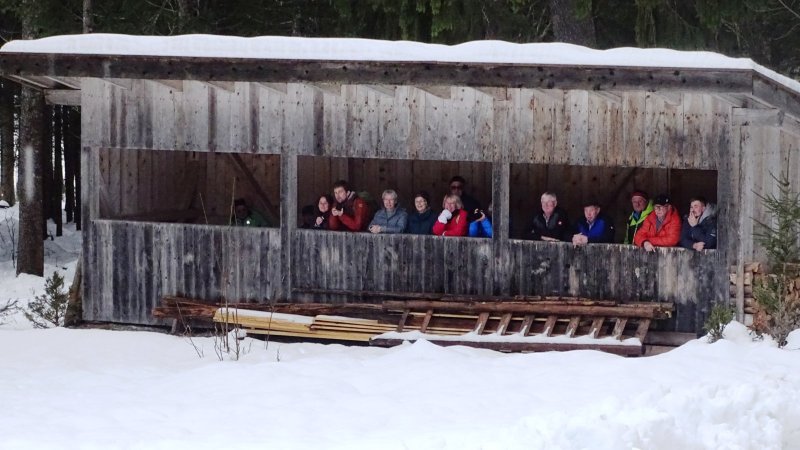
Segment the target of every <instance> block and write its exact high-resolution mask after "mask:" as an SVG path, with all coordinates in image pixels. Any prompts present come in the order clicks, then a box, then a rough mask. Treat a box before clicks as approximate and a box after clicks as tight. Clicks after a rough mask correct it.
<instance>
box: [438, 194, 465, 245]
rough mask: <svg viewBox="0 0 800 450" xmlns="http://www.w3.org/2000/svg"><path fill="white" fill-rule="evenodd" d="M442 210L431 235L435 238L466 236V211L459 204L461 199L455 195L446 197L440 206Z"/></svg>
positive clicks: (462, 205)
mask: <svg viewBox="0 0 800 450" xmlns="http://www.w3.org/2000/svg"><path fill="white" fill-rule="evenodd" d="M442 206H443V207H444V209H443V210H442V212H441V213H440V214H439V217H438V218H437V219H436V223H434V224H433V234H435V235H437V236H466V235H467V227H468V226H469V223H468V220H467V211H465V210H464V204H463V203H461V197H459V196H457V195H453V194H450V195H447V196H445V198H444V203H443V205H442Z"/></svg>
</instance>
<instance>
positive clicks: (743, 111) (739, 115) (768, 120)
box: [731, 108, 783, 127]
mask: <svg viewBox="0 0 800 450" xmlns="http://www.w3.org/2000/svg"><path fill="white" fill-rule="evenodd" d="M731 122H732V125H733V126H739V127H741V126H762V127H780V126H782V125H783V111H781V110H780V109H777V108H771V109H750V108H733V117H732V120H731Z"/></svg>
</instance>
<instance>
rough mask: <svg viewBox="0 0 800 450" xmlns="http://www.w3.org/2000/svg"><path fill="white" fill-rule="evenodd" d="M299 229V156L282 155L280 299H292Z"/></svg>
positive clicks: (290, 152)
mask: <svg viewBox="0 0 800 450" xmlns="http://www.w3.org/2000/svg"><path fill="white" fill-rule="evenodd" d="M296 229H297V155H296V154H295V153H294V151H288V152H285V153H282V154H281V271H282V273H281V289H280V291H281V293H280V294H279V298H280V299H281V300H284V301H289V300H290V299H291V297H292V284H293V283H292V242H293V241H294V232H295V230H296Z"/></svg>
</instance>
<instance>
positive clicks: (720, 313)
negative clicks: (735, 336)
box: [704, 305, 734, 343]
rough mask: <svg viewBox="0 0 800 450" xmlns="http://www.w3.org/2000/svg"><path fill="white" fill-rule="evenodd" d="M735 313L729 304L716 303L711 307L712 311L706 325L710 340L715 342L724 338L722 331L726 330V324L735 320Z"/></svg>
mask: <svg viewBox="0 0 800 450" xmlns="http://www.w3.org/2000/svg"><path fill="white" fill-rule="evenodd" d="M733 314H734V311H733V308H731V307H730V306H728V305H714V307H713V308H711V313H710V314H709V315H708V319H706V323H705V325H704V328H705V330H706V331H707V332H708V342H710V343H714V342H717V341H718V340H720V339H722V338H723V336H722V332H723V331H724V330H725V325H728V324H729V323H731V321H732V320H733Z"/></svg>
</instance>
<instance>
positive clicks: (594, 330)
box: [589, 317, 606, 338]
mask: <svg viewBox="0 0 800 450" xmlns="http://www.w3.org/2000/svg"><path fill="white" fill-rule="evenodd" d="M605 321H606V318H605V317H595V318H594V320H592V327H591V328H590V329H589V336H591V337H592V338H598V337H600V330H601V329H602V328H603V322H605Z"/></svg>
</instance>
